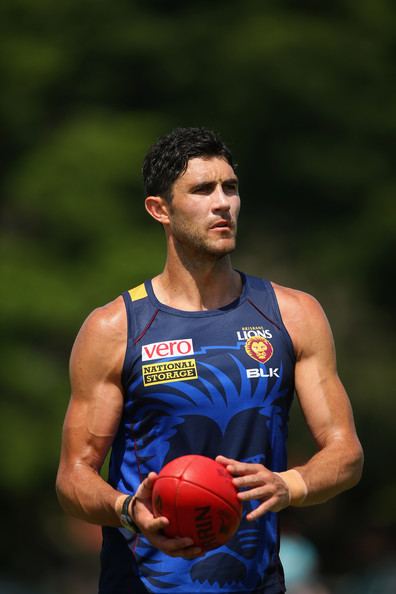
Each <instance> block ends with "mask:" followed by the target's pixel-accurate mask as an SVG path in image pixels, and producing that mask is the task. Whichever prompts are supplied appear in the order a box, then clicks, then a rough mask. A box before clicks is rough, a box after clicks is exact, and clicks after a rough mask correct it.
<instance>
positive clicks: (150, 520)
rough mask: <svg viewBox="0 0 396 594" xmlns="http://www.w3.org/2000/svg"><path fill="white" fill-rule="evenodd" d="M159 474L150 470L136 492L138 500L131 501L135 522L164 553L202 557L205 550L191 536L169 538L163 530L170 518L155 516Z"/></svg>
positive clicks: (184, 556) (187, 557)
mask: <svg viewBox="0 0 396 594" xmlns="http://www.w3.org/2000/svg"><path fill="white" fill-rule="evenodd" d="M157 476H158V475H157V474H156V473H155V472H150V474H149V475H148V476H147V477H146V478H145V479H144V481H143V482H142V483H141V484H140V485H139V488H138V489H137V491H136V494H135V499H136V501H135V502H134V501H131V503H130V506H131V507H132V505H133V511H132V510H131V507H130V508H129V509H130V513H131V515H132V518H133V520H134V522H135V523H136V524H137V525H138V526H139V528H140V530H141V531H142V533H143V534H144V536H145V537H146V538H147V540H148V541H150V543H151V544H152V545H153V546H155V547H156V548H157V549H159V550H160V551H162V552H163V553H166V554H167V555H170V556H171V557H183V559H195V558H196V557H200V556H201V555H203V554H204V551H203V550H202V549H201V548H200V547H198V546H196V545H194V541H193V540H192V539H191V538H189V537H181V536H176V537H173V538H169V537H168V536H165V535H164V534H163V532H162V530H163V529H164V528H166V526H169V520H168V518H165V516H160V517H158V518H156V517H154V514H153V507H152V504H151V501H152V492H153V487H154V483H155V481H156V480H157Z"/></svg>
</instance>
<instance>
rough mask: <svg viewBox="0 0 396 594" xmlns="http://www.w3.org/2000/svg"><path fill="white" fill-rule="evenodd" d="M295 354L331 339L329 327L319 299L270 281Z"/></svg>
mask: <svg viewBox="0 0 396 594" xmlns="http://www.w3.org/2000/svg"><path fill="white" fill-rule="evenodd" d="M271 284H272V287H273V289H274V291H275V295H276V298H277V300H278V304H279V309H280V312H281V316H282V320H283V323H284V324H285V326H286V328H287V330H288V332H289V334H290V336H291V339H292V342H293V345H294V349H295V351H296V354H299V353H301V352H302V351H303V350H304V351H309V350H310V349H315V348H317V347H318V345H319V343H320V342H323V341H325V342H328V341H330V342H331V341H332V335H331V329H330V325H329V322H328V319H327V317H326V314H325V312H324V310H323V307H322V306H321V304H320V303H319V301H318V300H317V299H316V298H315V297H314V296H313V295H310V294H309V293H305V292H304V291H299V290H297V289H291V288H289V287H283V286H281V285H278V284H276V283H271Z"/></svg>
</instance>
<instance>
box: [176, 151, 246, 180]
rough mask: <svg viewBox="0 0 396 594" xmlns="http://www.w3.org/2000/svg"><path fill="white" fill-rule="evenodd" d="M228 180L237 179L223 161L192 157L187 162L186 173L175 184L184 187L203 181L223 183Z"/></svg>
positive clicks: (220, 159) (217, 158) (213, 158)
mask: <svg viewBox="0 0 396 594" xmlns="http://www.w3.org/2000/svg"><path fill="white" fill-rule="evenodd" d="M228 179H237V176H236V175H235V172H234V170H233V168H232V167H231V165H230V164H229V163H228V162H227V161H226V160H225V159H223V158H221V157H209V158H203V157H194V158H193V159H190V160H189V162H188V165H187V169H186V171H185V172H184V173H183V174H182V175H181V176H180V177H179V178H178V179H177V180H176V183H179V184H182V185H184V184H190V183H197V182H198V183H200V182H204V181H205V182H206V181H217V182H223V181H225V180H228Z"/></svg>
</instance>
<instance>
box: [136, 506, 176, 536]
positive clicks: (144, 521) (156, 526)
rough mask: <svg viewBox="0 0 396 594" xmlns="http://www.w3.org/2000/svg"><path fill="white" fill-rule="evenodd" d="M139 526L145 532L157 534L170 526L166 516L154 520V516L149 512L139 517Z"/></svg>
mask: <svg viewBox="0 0 396 594" xmlns="http://www.w3.org/2000/svg"><path fill="white" fill-rule="evenodd" d="M139 524H140V527H141V529H142V530H144V531H145V532H149V533H156V532H160V531H161V530H164V528H166V527H167V526H169V520H168V518H165V517H164V516H161V517H159V518H154V516H153V515H152V514H150V512H149V511H148V510H147V513H145V512H143V513H142V515H141V516H139Z"/></svg>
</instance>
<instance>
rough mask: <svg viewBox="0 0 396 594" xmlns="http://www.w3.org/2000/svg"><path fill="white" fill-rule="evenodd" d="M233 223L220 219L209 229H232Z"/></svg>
mask: <svg viewBox="0 0 396 594" xmlns="http://www.w3.org/2000/svg"><path fill="white" fill-rule="evenodd" d="M233 226H234V225H233V223H232V222H231V221H226V220H224V219H222V220H221V221H217V222H216V223H215V224H214V225H212V226H211V227H210V228H211V229H232V228H233Z"/></svg>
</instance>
